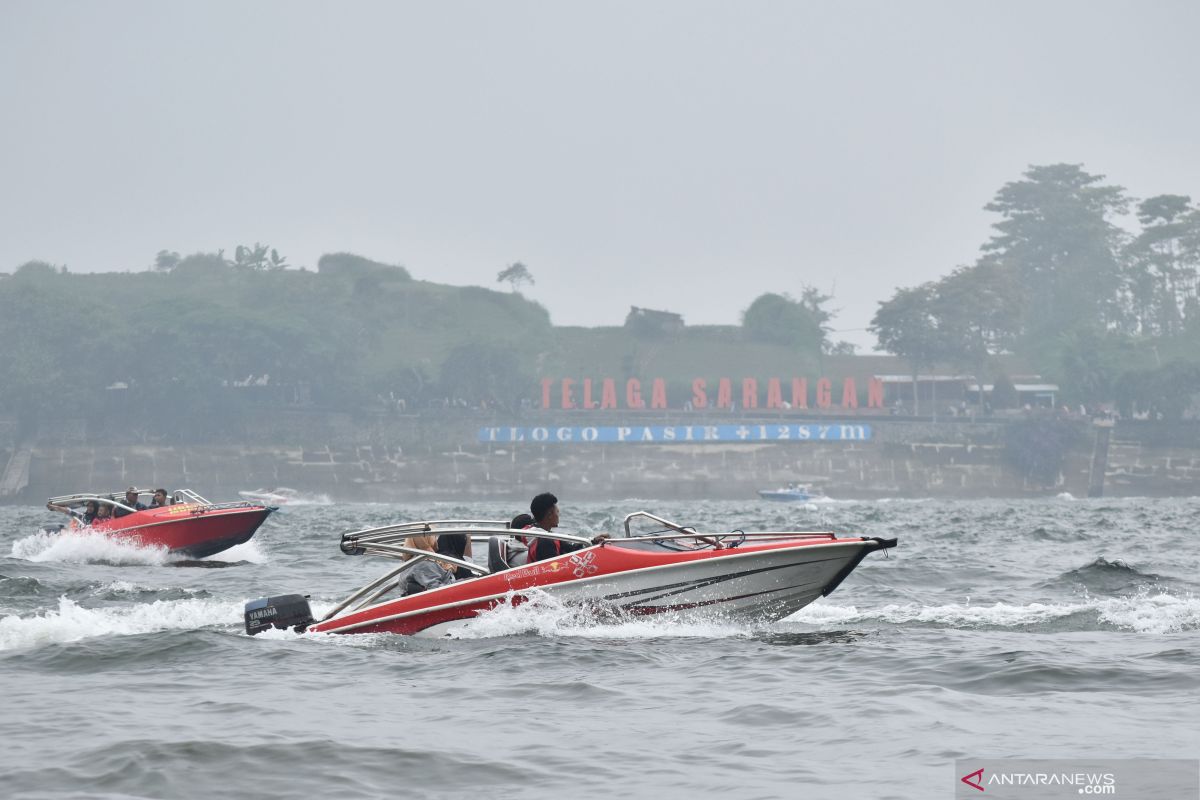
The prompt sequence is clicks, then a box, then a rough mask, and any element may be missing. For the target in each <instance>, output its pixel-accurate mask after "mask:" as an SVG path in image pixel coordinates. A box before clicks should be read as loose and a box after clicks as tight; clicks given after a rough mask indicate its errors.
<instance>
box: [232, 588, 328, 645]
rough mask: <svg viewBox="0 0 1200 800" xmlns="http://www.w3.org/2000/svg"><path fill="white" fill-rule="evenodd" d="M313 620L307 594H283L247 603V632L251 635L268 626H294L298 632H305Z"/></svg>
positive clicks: (286, 627)
mask: <svg viewBox="0 0 1200 800" xmlns="http://www.w3.org/2000/svg"><path fill="white" fill-rule="evenodd" d="M313 621H314V620H313V615H312V609H310V608H309V607H308V597H307V595H302V594H281V595H278V596H277V597H260V598H258V599H257V600H251V601H250V602H248V603H246V633H248V634H250V635H251V636H253V635H254V634H256V633H261V632H262V631H265V630H267V629H268V628H280V629H283V630H286V629H288V628H294V629H295V631H296V633H304V629H305V628H307V627H308V626H309V625H311V624H312V623H313Z"/></svg>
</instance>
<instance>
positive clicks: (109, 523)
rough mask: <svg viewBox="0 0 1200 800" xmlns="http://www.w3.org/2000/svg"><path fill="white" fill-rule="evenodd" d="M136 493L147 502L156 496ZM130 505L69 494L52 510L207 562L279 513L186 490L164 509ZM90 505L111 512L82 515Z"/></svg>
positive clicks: (114, 498)
mask: <svg viewBox="0 0 1200 800" xmlns="http://www.w3.org/2000/svg"><path fill="white" fill-rule="evenodd" d="M133 491H137V492H138V496H139V498H141V497H142V496H145V497H146V499H147V500H149V499H150V495H151V494H152V493H151V492H149V491H146V490H138V489H135V490H133ZM128 502H130V501H127V500H126V493H125V492H114V493H112V494H68V495H62V496H61V497H51V498H50V501H49V502H48V503H47V507H51V506H55V507H57V509H56V510H61V511H66V512H67V513H69V514H70V515H71V517H72V520H71V527H72V528H78V529H81V530H82V529H90V530H92V531H95V532H97V533H102V534H104V535H105V536H109V537H111V538H113V539H117V540H120V541H125V542H130V543H133V544H136V545H139V546H142V547H165V548H167V549H168V550H169V551H171V552H172V553H176V554H179V555H185V556H189V557H191V558H205V557H206V556H211V555H213V554H214V553H219V552H221V551H222V550H228V549H229V548H230V547H233V546H234V545H238V544H242V543H243V542H247V541H249V540H250V537H252V536H253V535H254V532H255V531H257V530H258V527H259V526H260V525H262V524H263V522H264V521H265V520H266V518H267V517H268V516H270V514H271V512H272V511H274V510H275V509H274V508H272V507H271V506H264V505H259V504H257V503H211V502H209V501H208V500H205V499H204V498H203V497H201V496H200V495H198V494H196V493H195V492H192V491H189V490H187V489H177V490H176V491H175V492H173V493H172V494H171V496H170V499H169V501H168V504H167V505H164V506H151V507H149V508H144V509H138V508H136V507H134V506H130V505H127V503H128ZM89 503H94V504H95V505H96V506H107V507H108V508H109V509H110V510H111V514H110V515H109V516H108V517H106V518H99V517H97V518H91V519H89V518H87V517H85V515H84V513H83V509H85V508H87V507H88V504H89ZM118 514H120V516H117V515H118Z"/></svg>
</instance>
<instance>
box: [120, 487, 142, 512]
mask: <svg viewBox="0 0 1200 800" xmlns="http://www.w3.org/2000/svg"><path fill="white" fill-rule="evenodd" d="M125 505H127V506H129V507H130V508H132V509H133V511H145V510H146V504H145V503H143V502H140V501H139V500H138V490H137V489H135V488H134V487H132V486H130V487H129V488H128V489H126V490H125ZM113 511H114V513H113V516H114V517H123V516H125V515H126V514H132V513H133V511H126V510H125V509H123V508H114V509H113Z"/></svg>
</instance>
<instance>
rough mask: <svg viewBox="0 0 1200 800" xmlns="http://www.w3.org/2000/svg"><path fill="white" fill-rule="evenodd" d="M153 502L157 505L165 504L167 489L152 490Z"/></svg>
mask: <svg viewBox="0 0 1200 800" xmlns="http://www.w3.org/2000/svg"><path fill="white" fill-rule="evenodd" d="M154 504H155V505H157V506H165V505H166V504H167V490H166V489H155V490H154Z"/></svg>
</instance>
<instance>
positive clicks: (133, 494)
mask: <svg viewBox="0 0 1200 800" xmlns="http://www.w3.org/2000/svg"><path fill="white" fill-rule="evenodd" d="M137 499H138V490H137V489H135V488H133V487H132V486H130V487H129V488H128V489H126V490H125V502H126V503H127V504H128V505H133V504H134V503H136V502H137Z"/></svg>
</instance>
